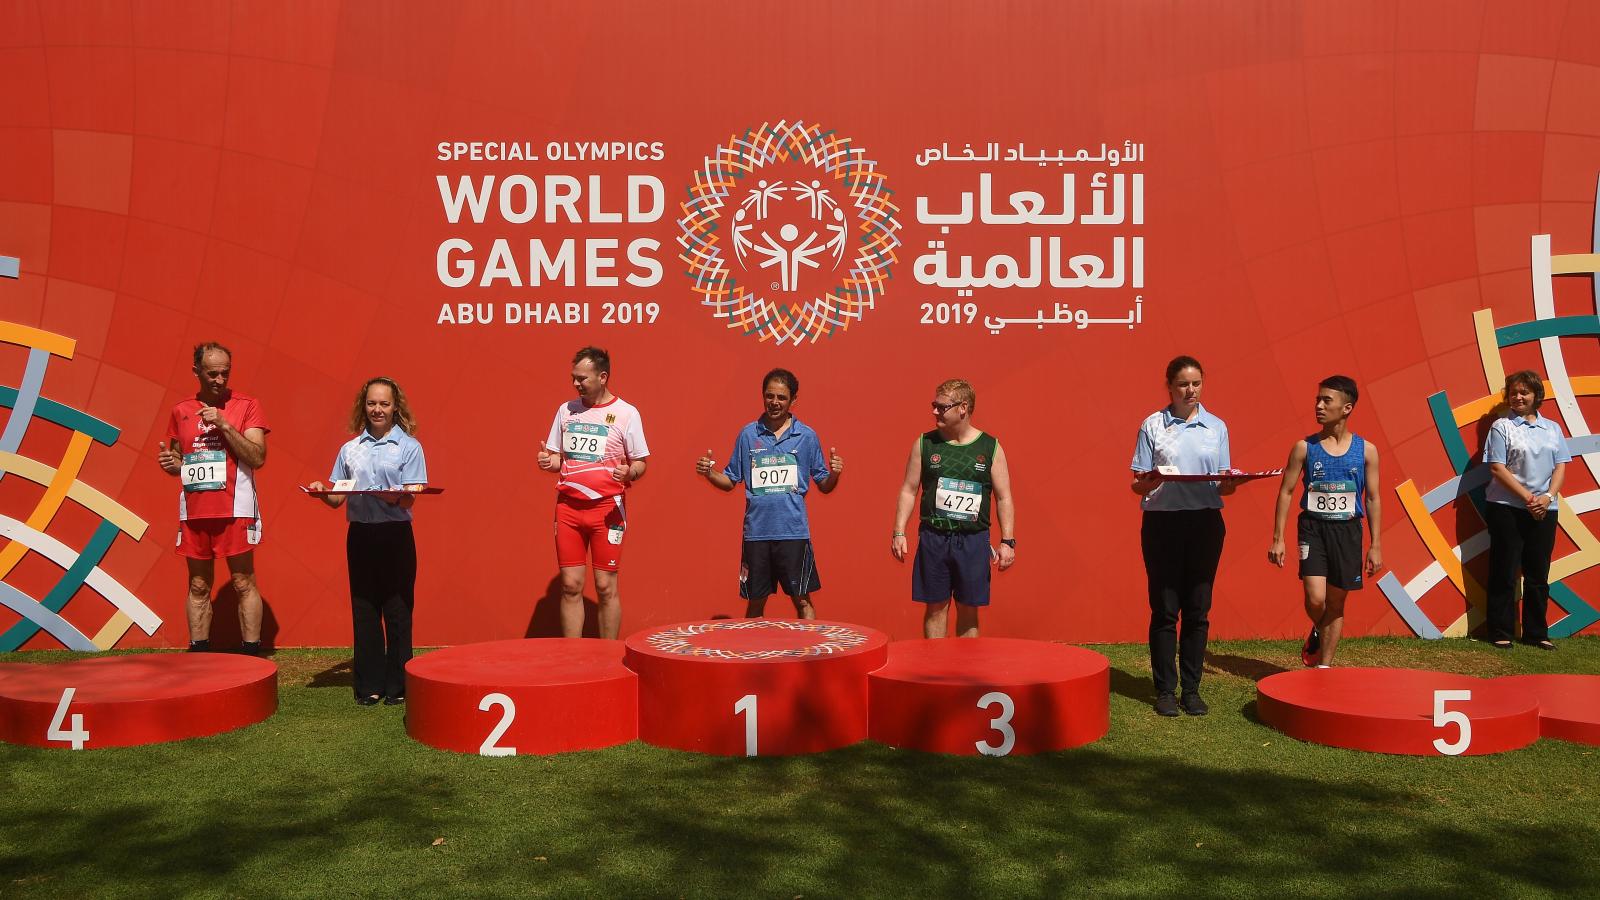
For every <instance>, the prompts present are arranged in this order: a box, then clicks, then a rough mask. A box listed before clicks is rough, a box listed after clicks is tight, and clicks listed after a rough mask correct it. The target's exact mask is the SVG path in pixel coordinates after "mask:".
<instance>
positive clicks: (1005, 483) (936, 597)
mask: <svg viewBox="0 0 1600 900" xmlns="http://www.w3.org/2000/svg"><path fill="white" fill-rule="evenodd" d="M977 399H978V398H977V394H976V393H975V392H974V391H973V390H972V385H970V384H968V383H967V382H965V381H961V380H959V379H953V380H950V381H946V382H945V383H943V384H941V385H939V387H938V389H937V390H936V391H935V392H934V398H933V418H934V425H935V428H934V430H932V431H929V432H927V433H926V434H923V435H921V436H920V437H918V438H917V440H916V443H914V444H913V445H912V447H911V458H910V459H909V460H907V461H906V477H905V481H904V483H903V484H901V486H900V498H899V501H898V502H897V503H896V504H895V519H894V537H893V539H892V540H891V542H890V545H889V551H890V552H891V553H892V554H894V558H895V559H897V560H900V561H901V562H904V561H905V558H906V550H907V541H906V523H907V522H908V521H909V520H910V518H911V510H912V509H913V508H920V511H921V515H920V519H921V522H920V526H919V528H918V529H917V552H916V557H915V560H914V561H913V563H912V573H911V599H913V600H915V601H917V602H919V603H924V604H926V608H925V609H924V611H923V617H922V632H923V635H924V636H925V637H930V638H934V637H944V636H945V635H946V633H947V631H948V626H949V611H950V600H951V598H952V597H953V598H954V599H955V601H956V604H957V606H956V633H957V634H959V635H960V636H961V637H977V636H978V609H979V607H983V606H987V605H988V604H989V565H990V564H991V563H998V564H999V566H1000V569H1001V571H1005V570H1006V569H1009V568H1011V565H1012V563H1014V562H1015V561H1016V546H1017V541H1016V537H1015V529H1014V524H1015V507H1014V506H1013V504H1012V498H1011V474H1010V471H1009V470H1008V469H1007V467H1006V457H1005V451H1004V450H1003V449H1002V448H1001V446H1000V442H999V441H998V440H996V439H995V437H994V436H993V435H991V434H986V433H984V432H982V431H979V430H978V428H977V427H976V426H974V425H973V424H972V412H973V409H974V408H975V407H976V406H977ZM919 490H920V491H921V494H922V497H921V505H920V507H918V506H917V504H918V498H917V493H918V491H919ZM991 516H992V517H993V518H998V519H999V524H1000V544H999V547H998V548H991V547H990V546H989V530H990V527H991V525H990V521H991Z"/></svg>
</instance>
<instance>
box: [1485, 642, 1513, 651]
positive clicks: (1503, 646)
mask: <svg viewBox="0 0 1600 900" xmlns="http://www.w3.org/2000/svg"><path fill="white" fill-rule="evenodd" d="M1489 646H1491V647H1493V648H1495V649H1496V650H1510V649H1511V642H1510V641H1494V642H1492V643H1491V644H1490V645H1489Z"/></svg>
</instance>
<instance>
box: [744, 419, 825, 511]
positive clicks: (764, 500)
mask: <svg viewBox="0 0 1600 900" xmlns="http://www.w3.org/2000/svg"><path fill="white" fill-rule="evenodd" d="M782 454H789V455H791V456H793V457H794V458H795V468H796V476H797V477H796V478H795V482H796V484H795V489H794V490H793V491H786V492H782V493H757V487H756V486H752V485H751V483H750V481H751V478H750V475H751V471H752V470H753V469H755V468H757V467H758V466H760V465H761V464H762V463H763V462H772V461H774V459H775V458H776V457H779V456H781V455H782ZM722 474H724V475H726V476H728V480H730V481H732V482H734V483H735V484H740V483H742V484H743V485H744V501H745V505H744V539H745V540H747V541H794V540H805V539H808V538H810V537H811V525H810V523H809V522H808V521H807V520H806V493H807V492H808V491H809V490H810V489H811V484H810V483H811V482H812V481H816V482H821V481H823V480H825V479H826V478H827V477H828V476H829V475H830V474H831V471H830V470H829V469H828V458H827V457H826V456H825V455H823V452H822V443H821V441H819V440H818V439H817V433H816V432H815V431H812V430H811V429H810V428H809V427H807V426H806V425H804V424H803V423H802V422H801V421H800V420H799V419H797V418H794V417H793V416H790V418H789V427H788V428H786V429H784V432H783V434H782V435H774V434H773V433H772V432H771V431H770V430H768V428H767V426H765V425H763V424H762V423H761V420H760V419H757V420H755V421H754V422H751V423H750V424H749V425H746V426H745V427H744V428H743V429H741V430H740V431H739V437H738V438H737V439H736V440H735V441H734V442H733V453H732V454H731V455H729V457H728V465H727V467H726V468H724V469H723V470H722Z"/></svg>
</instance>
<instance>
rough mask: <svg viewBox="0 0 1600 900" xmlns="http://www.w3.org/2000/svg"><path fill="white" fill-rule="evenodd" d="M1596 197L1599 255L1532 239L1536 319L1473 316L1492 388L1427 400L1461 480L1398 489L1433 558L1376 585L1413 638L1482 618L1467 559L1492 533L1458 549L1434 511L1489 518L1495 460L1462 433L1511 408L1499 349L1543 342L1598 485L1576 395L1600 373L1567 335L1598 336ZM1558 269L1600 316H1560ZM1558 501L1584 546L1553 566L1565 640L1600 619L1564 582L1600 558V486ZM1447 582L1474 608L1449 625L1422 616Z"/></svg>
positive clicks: (1455, 630)
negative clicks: (1580, 358) (1571, 353)
mask: <svg viewBox="0 0 1600 900" xmlns="http://www.w3.org/2000/svg"><path fill="white" fill-rule="evenodd" d="M1597 191H1600V188H1597ZM1596 199H1597V203H1596V218H1595V226H1594V234H1593V236H1592V244H1591V246H1592V249H1593V251H1594V252H1591V253H1573V254H1554V253H1552V252H1551V243H1550V235H1548V234H1536V235H1534V236H1533V238H1532V240H1531V242H1530V247H1529V255H1530V259H1531V267H1532V281H1533V285H1532V287H1533V308H1534V318H1533V320H1531V321H1527V322H1519V323H1517V324H1515V325H1502V326H1496V325H1495V322H1494V312H1493V311H1492V310H1488V309H1480V310H1478V311H1477V312H1475V313H1473V328H1474V331H1475V333H1476V334H1477V338H1478V355H1479V358H1480V360H1481V361H1482V365H1483V378H1484V382H1485V384H1486V385H1487V390H1488V392H1487V393H1486V394H1485V395H1484V396H1481V397H1478V398H1477V399H1474V400H1471V401H1469V402H1467V403H1463V404H1460V405H1457V406H1452V405H1451V401H1450V399H1449V397H1448V396H1447V395H1446V393H1445V392H1444V391H1440V392H1439V393H1437V394H1434V395H1433V396H1431V397H1429V398H1428V409H1429V412H1430V413H1431V415H1432V419H1433V423H1434V427H1435V428H1436V429H1437V431H1438V434H1439V441H1440V443H1441V444H1442V445H1443V448H1444V452H1445V455H1446V456H1447V457H1448V458H1449V460H1450V467H1451V470H1452V471H1454V472H1455V477H1453V478H1451V479H1450V480H1448V481H1446V482H1445V483H1443V484H1441V485H1438V486H1436V487H1434V488H1433V489H1431V490H1429V491H1427V492H1423V491H1422V490H1421V489H1420V488H1418V487H1417V485H1416V484H1415V483H1414V482H1413V481H1411V480H1409V479H1408V480H1407V481H1405V482H1404V483H1403V484H1401V485H1400V486H1399V487H1397V488H1395V494H1396V495H1397V496H1398V498H1399V500H1400V507H1401V508H1402V509H1403V510H1405V513H1406V516H1407V517H1409V518H1410V520H1411V524H1412V526H1413V527H1414V528H1416V530H1417V536H1418V537H1420V538H1421V539H1422V543H1423V545H1424V546H1425V547H1427V548H1428V551H1429V553H1431V554H1432V556H1433V559H1434V561H1433V562H1432V563H1430V564H1429V565H1428V566H1426V567H1425V568H1423V570H1422V571H1421V572H1419V573H1418V574H1417V575H1415V576H1414V577H1413V578H1412V579H1411V580H1410V581H1408V582H1405V583H1402V582H1401V581H1400V579H1399V578H1398V577H1396V576H1395V574H1394V573H1393V572H1389V573H1386V574H1385V575H1384V576H1383V578H1382V579H1380V580H1379V582H1378V587H1379V588H1380V589H1381V590H1382V591H1383V594H1384V596H1385V597H1386V598H1387V599H1388V600H1389V604H1390V605H1391V606H1392V607H1394V610H1395V612H1397V613H1399V614H1400V617H1401V619H1403V620H1404V621H1405V623H1406V625H1407V627H1409V628H1410V629H1411V631H1412V632H1413V633H1414V634H1417V635H1419V636H1421V637H1425V638H1438V637H1461V636H1464V635H1466V634H1467V632H1468V631H1469V630H1470V629H1472V628H1474V627H1476V626H1477V624H1478V623H1479V622H1480V621H1482V618H1483V614H1484V600H1485V591H1484V587H1483V585H1481V584H1479V583H1478V582H1477V580H1476V579H1474V578H1473V577H1472V576H1471V574H1470V573H1468V572H1467V570H1466V567H1465V565H1464V564H1465V563H1466V562H1467V561H1469V560H1471V559H1473V558H1474V557H1476V556H1478V555H1479V554H1482V553H1485V552H1486V551H1487V550H1488V549H1489V535H1488V532H1487V531H1483V530H1479V531H1477V532H1475V533H1473V534H1472V535H1470V536H1468V537H1466V538H1465V539H1463V540H1461V541H1460V543H1457V544H1455V545H1452V544H1451V543H1450V541H1449V540H1448V539H1447V538H1446V537H1445V536H1444V532H1443V531H1442V530H1441V529H1440V528H1439V524H1438V522H1437V521H1435V520H1434V518H1433V517H1434V514H1435V513H1437V512H1439V511H1440V510H1441V509H1445V508H1450V507H1454V506H1455V505H1456V504H1457V503H1459V502H1461V500H1462V498H1465V500H1466V501H1467V502H1469V503H1470V504H1471V505H1472V506H1473V508H1474V509H1475V510H1476V511H1477V513H1478V516H1479V518H1480V520H1481V518H1482V514H1483V504H1484V502H1485V501H1484V498H1483V492H1484V488H1485V486H1486V485H1487V484H1488V482H1489V470H1488V467H1487V466H1484V465H1474V464H1473V462H1474V459H1475V458H1477V456H1478V450H1479V449H1480V448H1477V447H1473V446H1469V445H1468V444H1467V442H1466V441H1465V440H1464V439H1463V438H1462V435H1461V429H1462V428H1465V427H1468V426H1472V425H1475V424H1477V423H1478V422H1479V421H1480V420H1482V419H1483V418H1484V417H1485V416H1493V415H1497V414H1500V413H1501V412H1503V409H1502V406H1501V397H1500V389H1501V387H1502V386H1504V384H1505V379H1506V371H1505V365H1504V362H1503V361H1502V359H1501V355H1500V352H1501V351H1502V350H1504V349H1505V348H1507V347H1515V346H1518V345H1521V344H1528V343H1534V342H1537V343H1538V345H1539V352H1540V356H1541V358H1542V361H1543V366H1544V370H1545V374H1546V375H1547V376H1548V377H1549V379H1550V380H1549V381H1547V382H1545V397H1546V399H1547V400H1553V401H1554V405H1555V407H1556V408H1557V409H1558V410H1559V411H1560V418H1561V421H1562V422H1563V423H1564V424H1565V425H1566V429H1567V434H1568V440H1569V443H1570V444H1571V447H1572V452H1573V457H1574V460H1573V464H1574V465H1577V464H1579V462H1580V460H1581V464H1582V465H1584V466H1585V467H1587V468H1588V470H1589V473H1590V474H1591V475H1593V476H1594V477H1595V479H1596V480H1597V481H1600V435H1596V434H1594V433H1593V432H1592V431H1591V430H1590V428H1589V424H1588V422H1587V420H1586V419H1585V417H1584V414H1583V410H1582V409H1580V408H1579V406H1578V397H1591V396H1600V376H1596V375H1580V376H1571V375H1569V373H1568V371H1567V361H1566V357H1565V355H1564V354H1563V352H1562V344H1561V341H1562V339H1563V338H1578V337H1582V338H1594V337H1597V336H1600V276H1597V274H1596V273H1597V272H1600V193H1597V198H1596ZM1557 275H1573V276H1582V277H1587V278H1589V279H1591V282H1592V287H1593V293H1594V299H1595V314H1593V315H1581V316H1558V315H1556V311H1555V286H1554V283H1553V278H1554V277H1555V276H1557ZM1559 500H1560V504H1561V507H1560V516H1559V518H1558V521H1559V523H1560V526H1561V530H1562V531H1564V532H1566V535H1567V537H1568V538H1569V539H1571V541H1572V543H1573V544H1574V545H1576V547H1577V550H1576V552H1573V553H1571V554H1568V555H1567V556H1564V557H1562V558H1560V559H1557V560H1553V561H1552V564H1551V567H1550V599H1551V600H1552V601H1554V604H1555V606H1557V607H1558V608H1559V609H1560V610H1562V611H1564V615H1562V616H1561V618H1559V619H1557V620H1556V621H1554V622H1551V623H1550V635H1551V636H1552V637H1557V638H1562V637H1568V636H1570V635H1573V634H1576V633H1577V632H1579V631H1582V630H1583V629H1585V628H1587V627H1589V626H1590V625H1593V624H1594V623H1595V622H1597V621H1600V610H1597V609H1596V608H1595V607H1594V605H1593V604H1591V603H1590V602H1589V601H1588V600H1586V599H1584V598H1583V597H1581V596H1579V595H1578V593H1577V591H1574V590H1573V589H1572V588H1571V587H1569V586H1568V585H1567V584H1565V583H1564V581H1565V579H1568V578H1570V577H1572V576H1573V575H1575V574H1577V573H1579V572H1583V571H1585V570H1587V569H1590V568H1592V567H1593V566H1595V565H1596V564H1600V539H1596V537H1595V535H1594V532H1592V531H1591V530H1590V529H1589V526H1588V525H1587V524H1585V522H1584V519H1583V516H1584V514H1586V513H1590V512H1594V511H1595V510H1596V509H1600V490H1594V491H1589V492H1587V493H1584V494H1579V495H1576V496H1570V497H1569V496H1562V497H1560V498H1559ZM1445 581H1449V582H1450V584H1451V585H1452V586H1453V587H1454V588H1455V590H1456V591H1457V592H1459V593H1460V594H1461V596H1462V597H1463V598H1464V599H1465V607H1466V609H1465V611H1464V612H1462V613H1460V614H1459V615H1458V616H1456V617H1455V618H1453V619H1452V620H1451V621H1449V622H1446V623H1444V624H1443V625H1440V624H1439V623H1436V622H1434V621H1433V620H1432V619H1430V618H1429V616H1428V615H1427V614H1426V613H1425V612H1423V610H1422V608H1421V606H1420V601H1421V600H1422V599H1423V597H1424V596H1426V595H1427V594H1428V593H1429V592H1430V591H1432V590H1433V589H1434V588H1435V587H1437V586H1439V585H1440V584H1442V583H1443V582H1445Z"/></svg>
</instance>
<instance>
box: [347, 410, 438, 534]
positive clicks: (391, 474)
mask: <svg viewBox="0 0 1600 900" xmlns="http://www.w3.org/2000/svg"><path fill="white" fill-rule="evenodd" d="M347 478H349V479H353V480H354V481H355V483H356V484H355V487H356V490H358V491H373V490H382V489H384V488H398V487H404V486H406V485H408V484H427V483H428V464H427V462H426V460H424V459H423V457H422V445H421V444H419V443H417V439H416V438H414V437H412V436H411V435H409V434H406V432H405V429H403V428H401V427H400V426H399V425H395V426H393V427H391V428H390V429H389V433H388V434H386V435H384V436H383V437H382V438H375V437H373V436H372V434H371V433H370V432H366V431H363V432H361V433H360V434H358V435H356V436H355V437H353V438H351V439H350V440H348V441H346V442H345V445H344V446H343V447H340V448H339V455H338V456H336V457H334V459H333V474H332V475H330V476H329V479H330V480H332V481H343V480H345V479H347ZM345 499H346V500H347V501H348V502H347V503H345V505H344V511H345V518H347V519H349V520H350V521H352V522H365V523H368V524H372V523H376V522H409V521H411V510H409V509H404V508H402V507H399V506H394V505H392V504H388V503H385V502H383V501H382V500H380V499H378V498H377V497H367V496H363V495H361V494H351V495H350V496H348V497H346V498H345Z"/></svg>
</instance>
